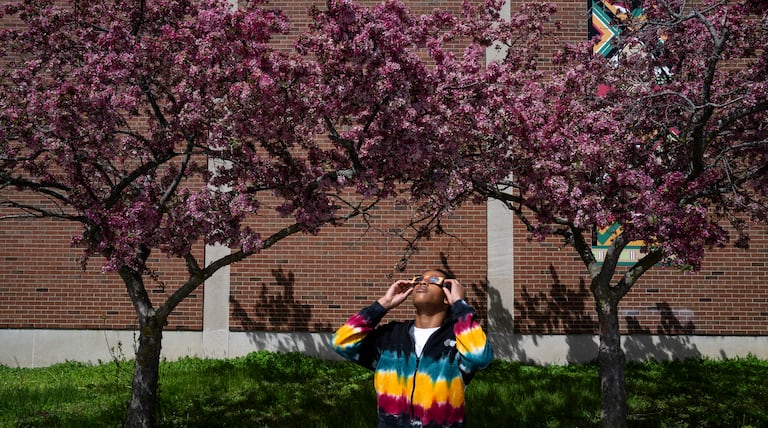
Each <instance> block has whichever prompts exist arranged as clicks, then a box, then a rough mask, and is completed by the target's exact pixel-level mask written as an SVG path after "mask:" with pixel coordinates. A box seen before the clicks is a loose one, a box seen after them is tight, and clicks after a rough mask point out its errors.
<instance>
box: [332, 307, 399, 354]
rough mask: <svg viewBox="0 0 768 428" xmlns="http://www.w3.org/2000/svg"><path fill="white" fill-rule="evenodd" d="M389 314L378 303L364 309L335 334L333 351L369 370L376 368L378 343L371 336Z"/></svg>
mask: <svg viewBox="0 0 768 428" xmlns="http://www.w3.org/2000/svg"><path fill="white" fill-rule="evenodd" d="M386 313H387V310H386V309H384V307H383V306H381V305H380V304H379V303H378V302H374V303H373V304H372V305H370V306H368V307H366V308H363V310H361V311H360V312H358V313H356V314H355V315H352V316H351V317H350V318H349V319H348V320H347V322H346V323H344V325H342V326H341V327H339V329H338V330H336V332H335V333H334V334H333V339H332V340H331V346H332V347H333V350H334V351H335V352H336V353H337V354H339V355H341V356H342V357H344V358H346V359H347V360H350V361H353V362H356V363H358V364H360V365H362V366H364V367H367V368H369V369H375V368H376V361H378V357H377V355H378V352H377V347H378V346H377V344H376V343H377V341H376V340H375V338H374V337H373V336H377V335H371V332H373V331H374V329H375V328H376V326H377V325H378V324H379V322H380V321H381V319H382V318H383V317H384V315H385V314H386Z"/></svg>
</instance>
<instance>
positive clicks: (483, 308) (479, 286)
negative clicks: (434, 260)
mask: <svg viewBox="0 0 768 428" xmlns="http://www.w3.org/2000/svg"><path fill="white" fill-rule="evenodd" d="M440 269H442V270H444V271H445V272H446V273H447V274H448V275H449V276H450V277H452V278H458V277H457V276H456V274H455V273H454V271H453V268H451V265H450V263H449V262H448V256H447V255H446V254H445V253H444V252H440ZM458 280H459V281H461V278H458ZM461 285H462V286H463V287H464V288H465V291H466V290H471V291H472V293H465V296H464V300H465V301H466V302H467V304H468V305H469V306H471V307H472V308H473V309H475V311H476V312H477V315H478V319H480V320H486V319H488V311H489V310H490V307H489V306H490V304H489V303H488V293H489V287H488V280H487V279H486V280H485V281H480V282H479V283H474V282H472V283H465V282H464V281H461Z"/></svg>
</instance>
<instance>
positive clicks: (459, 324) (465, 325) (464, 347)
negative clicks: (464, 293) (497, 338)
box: [452, 300, 493, 373]
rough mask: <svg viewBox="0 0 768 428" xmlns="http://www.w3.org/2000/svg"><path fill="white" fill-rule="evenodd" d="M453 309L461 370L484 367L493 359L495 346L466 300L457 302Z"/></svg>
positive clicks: (466, 371) (473, 370) (470, 370)
mask: <svg viewBox="0 0 768 428" xmlns="http://www.w3.org/2000/svg"><path fill="white" fill-rule="evenodd" d="M452 310H453V316H454V318H455V319H456V323H455V324H454V326H453V332H454V335H455V336H456V349H457V350H458V352H459V354H460V355H461V362H460V368H461V370H462V371H463V372H465V373H473V372H475V371H477V370H480V369H484V368H485V367H487V366H488V365H489V364H491V362H492V361H493V348H492V347H491V343H490V342H488V338H487V337H486V335H485V332H484V331H483V329H482V327H481V326H480V324H479V323H478V322H477V320H475V317H476V315H477V314H476V313H475V310H474V309H472V307H470V306H469V305H468V304H467V302H465V301H464V300H459V301H457V302H455V303H454V304H453V307H452Z"/></svg>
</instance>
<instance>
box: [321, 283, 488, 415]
mask: <svg viewBox="0 0 768 428" xmlns="http://www.w3.org/2000/svg"><path fill="white" fill-rule="evenodd" d="M447 276H448V275H446V273H445V272H443V271H440V270H430V271H427V272H424V273H423V274H422V275H420V276H418V277H416V278H414V280H412V281H407V280H399V281H397V282H395V283H393V284H392V285H390V286H389V289H388V290H387V292H386V293H385V294H384V296H382V297H381V298H380V299H378V300H377V301H376V302H374V303H373V304H372V305H370V306H368V307H366V308H364V309H363V310H361V311H360V312H358V313H357V314H355V315H353V316H352V317H351V318H350V319H349V320H348V321H347V322H346V324H344V325H343V326H342V327H341V328H339V329H338V330H337V331H336V333H335V334H334V336H333V349H334V350H335V351H336V352H337V353H339V354H340V355H341V356H343V357H344V358H346V359H348V360H351V361H354V362H356V363H358V364H360V365H362V366H363V367H367V368H369V369H371V370H374V372H375V373H374V378H373V382H374V388H375V389H376V396H377V398H378V415H379V427H380V428H389V427H414V426H416V427H430V428H431V427H452V428H459V427H463V426H464V388H465V386H466V385H467V383H469V381H470V379H471V378H472V375H473V374H474V372H476V371H477V370H480V369H483V368H485V367H486V366H488V364H490V363H491V361H492V360H493V350H492V349H491V345H490V343H488V341H487V340H486V336H485V333H484V332H483V330H482V328H481V327H480V325H479V324H478V323H477V321H476V320H475V316H476V314H475V311H474V310H473V309H472V308H471V307H470V306H469V305H468V304H467V303H466V302H465V301H464V288H463V287H462V286H461V284H460V283H459V281H457V280H456V279H451V278H448V277H447ZM409 295H413V306H414V307H415V308H416V317H415V318H414V319H413V320H410V321H406V322H390V323H388V324H385V325H382V326H378V327H377V325H378V324H379V322H380V321H381V319H382V318H383V317H384V315H385V314H386V313H387V311H389V310H391V309H393V308H396V307H397V306H399V305H400V304H401V303H403V302H404V301H405V300H406V299H407V298H408V296H409Z"/></svg>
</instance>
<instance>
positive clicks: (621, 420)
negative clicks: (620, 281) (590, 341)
mask: <svg viewBox="0 0 768 428" xmlns="http://www.w3.org/2000/svg"><path fill="white" fill-rule="evenodd" d="M597 313H598V319H599V322H600V346H599V349H598V354H597V361H598V364H599V367H600V370H599V371H600V394H601V396H602V409H601V410H602V411H601V414H600V420H601V425H602V426H603V427H605V428H626V426H627V386H626V379H625V377H624V364H625V359H626V358H625V355H624V350H623V349H622V348H621V335H620V333H619V316H618V305H617V304H616V303H614V302H602V304H601V303H598V307H597Z"/></svg>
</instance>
